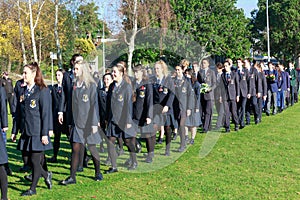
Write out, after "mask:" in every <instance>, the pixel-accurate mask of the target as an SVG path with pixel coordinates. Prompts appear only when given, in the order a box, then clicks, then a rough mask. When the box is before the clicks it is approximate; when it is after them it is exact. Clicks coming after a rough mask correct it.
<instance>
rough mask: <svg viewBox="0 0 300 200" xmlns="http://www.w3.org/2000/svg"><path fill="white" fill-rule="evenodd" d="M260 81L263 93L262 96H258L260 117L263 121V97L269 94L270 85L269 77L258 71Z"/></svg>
mask: <svg viewBox="0 0 300 200" xmlns="http://www.w3.org/2000/svg"><path fill="white" fill-rule="evenodd" d="M258 76H259V81H260V82H261V86H262V93H261V97H260V98H257V105H258V119H259V120H260V121H261V119H262V111H263V103H264V102H263V97H264V96H267V94H268V88H267V87H268V85H267V79H266V77H265V74H264V72H258Z"/></svg>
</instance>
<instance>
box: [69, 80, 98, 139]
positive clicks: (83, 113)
mask: <svg viewBox="0 0 300 200" xmlns="http://www.w3.org/2000/svg"><path fill="white" fill-rule="evenodd" d="M98 109H99V108H98V99H97V89H96V85H95V84H93V83H91V84H90V86H89V87H87V86H86V84H85V83H84V82H83V83H82V84H81V85H75V86H74V88H73V92H72V119H73V123H72V127H73V128H72V133H71V142H75V143H81V144H84V145H85V144H100V142H101V137H100V134H98V133H92V126H96V127H97V126H98V122H99V115H98Z"/></svg>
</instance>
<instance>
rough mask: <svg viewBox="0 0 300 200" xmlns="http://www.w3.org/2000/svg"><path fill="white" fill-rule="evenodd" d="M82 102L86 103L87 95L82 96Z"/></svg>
mask: <svg viewBox="0 0 300 200" xmlns="http://www.w3.org/2000/svg"><path fill="white" fill-rule="evenodd" d="M82 101H83V102H85V103H86V102H88V101H89V96H88V95H87V94H84V95H82Z"/></svg>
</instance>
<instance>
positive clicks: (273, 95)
mask: <svg viewBox="0 0 300 200" xmlns="http://www.w3.org/2000/svg"><path fill="white" fill-rule="evenodd" d="M265 75H266V77H267V86H268V96H267V110H266V114H267V115H270V112H271V107H272V105H271V104H272V103H273V111H272V113H273V114H274V115H275V114H276V113H277V92H278V84H277V82H278V72H277V70H266V71H265ZM271 75H273V76H274V77H275V78H274V79H272V78H270V76H271Z"/></svg>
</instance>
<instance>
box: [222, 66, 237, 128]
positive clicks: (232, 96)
mask: <svg viewBox="0 0 300 200" xmlns="http://www.w3.org/2000/svg"><path fill="white" fill-rule="evenodd" d="M224 67H225V71H224V72H223V74H222V79H223V89H222V93H223V94H222V99H223V103H224V110H225V123H224V124H225V129H226V132H230V118H231V116H232V121H233V123H234V124H235V131H238V126H239V120H238V115H237V106H236V104H237V102H239V98H240V90H239V87H240V86H239V78H238V74H237V73H236V72H233V71H231V69H230V68H231V67H230V65H229V62H227V61H225V62H224Z"/></svg>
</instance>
